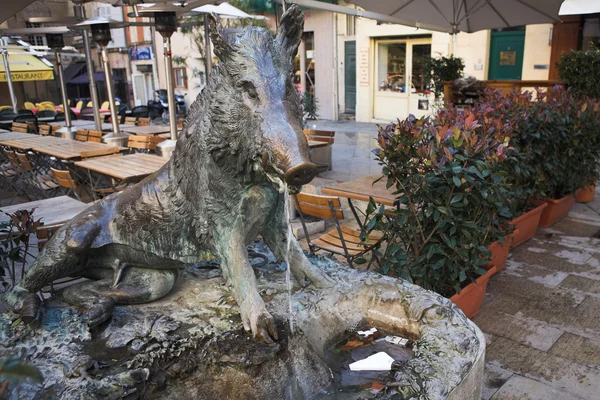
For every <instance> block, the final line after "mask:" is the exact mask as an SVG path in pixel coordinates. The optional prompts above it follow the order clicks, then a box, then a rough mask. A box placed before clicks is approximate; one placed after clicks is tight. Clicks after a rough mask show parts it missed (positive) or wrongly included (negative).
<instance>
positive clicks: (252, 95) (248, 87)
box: [242, 81, 258, 100]
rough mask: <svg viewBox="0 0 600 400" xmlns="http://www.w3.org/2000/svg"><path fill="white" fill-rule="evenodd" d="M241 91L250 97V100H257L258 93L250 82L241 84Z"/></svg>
mask: <svg viewBox="0 0 600 400" xmlns="http://www.w3.org/2000/svg"><path fill="white" fill-rule="evenodd" d="M242 89H244V91H245V92H246V94H247V95H248V97H250V98H251V99H252V100H256V99H258V92H257V91H256V86H254V84H253V83H252V82H250V81H244V82H242Z"/></svg>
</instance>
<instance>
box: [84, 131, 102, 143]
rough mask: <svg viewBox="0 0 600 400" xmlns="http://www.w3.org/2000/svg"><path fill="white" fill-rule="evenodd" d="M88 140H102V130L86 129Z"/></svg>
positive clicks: (98, 141)
mask: <svg viewBox="0 0 600 400" xmlns="http://www.w3.org/2000/svg"><path fill="white" fill-rule="evenodd" d="M87 140H88V142H97V143H100V142H102V132H101V131H92V130H90V131H88V139H87Z"/></svg>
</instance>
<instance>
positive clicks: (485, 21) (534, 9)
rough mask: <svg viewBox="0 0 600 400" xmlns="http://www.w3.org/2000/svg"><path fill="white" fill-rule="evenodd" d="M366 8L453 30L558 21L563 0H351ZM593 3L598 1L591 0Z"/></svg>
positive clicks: (477, 29)
mask: <svg viewBox="0 0 600 400" xmlns="http://www.w3.org/2000/svg"><path fill="white" fill-rule="evenodd" d="M350 2H351V3H354V4H356V5H358V6H360V7H362V8H364V9H365V10H367V11H372V12H376V13H380V14H385V15H389V16H392V17H397V18H402V19H404V20H414V21H417V22H421V23H426V24H431V25H437V26H440V27H443V26H447V27H450V28H451V31H452V32H453V33H456V32H459V31H462V32H476V31H480V30H485V29H496V28H508V27H512V26H522V25H529V24H544V23H557V22H560V20H559V18H558V10H559V9H560V6H561V4H562V2H563V0H428V1H425V0H379V1H373V0H350ZM590 2H591V3H596V2H598V0H590Z"/></svg>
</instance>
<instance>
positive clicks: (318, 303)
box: [0, 241, 485, 400]
mask: <svg viewBox="0 0 600 400" xmlns="http://www.w3.org/2000/svg"><path fill="white" fill-rule="evenodd" d="M251 248H252V250H254V251H255V252H257V253H258V254H262V257H258V258H254V259H253V260H254V261H256V262H257V264H264V265H260V266H259V265H257V266H256V268H255V270H256V272H257V276H258V282H259V289H260V292H261V295H262V296H263V298H264V300H265V303H266V304H267V308H268V310H269V311H270V312H271V313H272V315H273V316H274V317H275V319H276V320H277V322H278V330H279V333H280V336H282V338H281V340H280V341H279V342H278V343H276V344H273V345H266V344H260V343H257V342H255V341H254V340H252V339H251V338H250V336H249V334H247V333H246V332H245V331H244V330H243V327H242V323H241V319H240V315H239V311H238V310H239V309H238V307H237V305H236V303H235V301H234V299H233V298H232V296H231V292H230V290H229V288H228V287H227V286H226V285H225V283H224V280H223V279H222V277H221V274H220V270H219V266H218V263H216V262H215V263H203V264H198V265H195V266H190V267H188V268H187V269H186V270H185V272H184V273H183V274H181V276H180V279H179V281H178V284H177V287H175V289H174V290H173V291H172V292H171V294H170V295H168V296H167V297H165V298H163V299H161V300H158V301H155V302H152V303H149V304H142V305H135V306H118V307H117V308H116V310H115V312H114V315H113V318H112V320H110V321H109V322H106V323H105V324H103V325H102V326H100V327H97V328H95V329H93V330H91V331H90V330H89V329H88V328H87V325H86V324H85V322H84V316H83V315H82V314H81V313H80V311H78V310H76V309H74V308H72V307H69V306H67V305H65V304H64V303H61V301H60V296H55V298H56V300H51V301H49V302H46V303H45V304H44V307H43V310H44V315H43V318H42V320H41V324H40V326H38V327H32V326H24V325H23V324H14V321H15V319H16V316H15V315H14V314H11V313H9V312H6V313H4V314H2V315H1V316H0V358H4V357H8V356H13V355H20V356H21V358H22V359H23V360H24V361H25V362H26V363H29V364H32V365H35V366H37V367H38V368H39V369H40V371H41V372H42V374H43V376H44V383H43V384H41V385H40V384H37V385H34V384H29V383H23V384H21V385H19V386H18V387H12V386H11V388H10V389H9V393H8V398H13V399H17V398H29V399H34V398H61V399H80V398H86V399H118V398H123V397H126V396H131V397H127V398H132V399H133V398H152V399H159V398H165V399H166V398H168V399H192V398H193V399H302V398H325V397H326V398H335V397H330V396H331V395H332V393H331V392H332V391H333V390H335V389H333V388H332V386H331V381H332V375H331V370H330V369H329V368H328V366H327V365H326V364H325V363H324V362H323V361H322V360H323V359H324V358H325V357H324V356H325V352H327V351H328V349H329V348H331V346H332V345H334V344H335V343H336V342H337V341H339V340H340V339H341V338H342V337H343V335H344V333H345V332H346V331H347V330H349V329H355V328H356V327H360V326H364V325H370V326H377V327H380V328H381V329H386V330H388V331H391V332H397V333H398V334H402V335H404V336H405V337H409V338H411V339H412V340H413V341H414V347H413V351H414V358H413V359H411V360H409V361H406V362H403V363H400V364H398V363H396V364H395V365H394V366H393V368H392V371H391V372H390V373H389V374H388V382H386V384H388V386H387V387H386V388H385V389H384V390H382V391H380V392H379V393H378V394H373V395H372V396H373V397H377V398H391V397H392V396H394V395H397V394H398V393H400V395H404V396H405V397H411V395H412V396H416V397H419V395H420V396H422V398H431V399H444V398H449V399H463V400H464V399H480V398H481V385H482V377H483V363H484V353H485V340H484V337H483V334H482V333H481V331H480V330H479V329H478V328H477V327H476V326H475V325H474V324H473V323H472V322H471V321H470V320H468V319H467V318H466V317H465V316H464V314H463V313H462V312H461V311H460V310H459V309H458V308H457V307H455V306H454V305H453V303H452V302H450V301H449V300H447V299H445V298H443V297H441V296H439V295H437V294H435V293H432V292H428V291H425V290H423V289H421V288H419V287H418V286H414V285H411V284H408V283H406V282H403V281H401V280H397V279H393V278H390V277H385V276H381V275H379V274H376V273H369V272H361V271H356V270H352V269H349V268H348V267H346V266H344V265H341V264H339V263H338V262H336V261H334V260H333V259H332V258H329V257H326V256H315V257H312V258H311V260H312V261H313V262H314V263H317V264H318V265H319V266H320V267H321V268H323V269H324V270H325V271H326V272H327V273H328V274H329V275H330V276H332V277H333V278H334V280H335V282H336V284H335V286H334V287H333V288H330V289H327V290H322V291H321V290H314V289H311V288H310V287H309V288H300V287H295V288H294V291H293V296H292V308H293V310H294V312H293V319H294V326H295V332H294V334H293V335H290V332H289V318H290V315H289V303H288V300H289V296H288V291H287V287H286V284H285V265H284V264H282V263H278V262H277V261H276V260H275V259H274V257H273V256H272V254H271V253H270V252H269V251H268V249H267V248H266V247H265V246H264V245H263V244H262V242H260V241H257V242H255V243H254V244H253V245H252V246H251ZM265 260H267V261H266V263H265V262H264V261H265ZM394 398H402V397H394Z"/></svg>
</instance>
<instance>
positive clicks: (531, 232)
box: [510, 202, 548, 249]
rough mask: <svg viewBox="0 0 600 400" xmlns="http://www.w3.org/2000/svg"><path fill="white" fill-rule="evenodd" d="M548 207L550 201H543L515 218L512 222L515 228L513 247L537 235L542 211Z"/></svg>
mask: <svg viewBox="0 0 600 400" xmlns="http://www.w3.org/2000/svg"><path fill="white" fill-rule="evenodd" d="M546 207H548V203H545V202H544V203H542V204H540V205H539V206H537V207H536V208H534V209H533V210H531V211H528V212H526V213H525V214H523V215H521V216H520V217H518V218H515V219H513V220H512V221H511V222H510V224H511V225H512V226H513V227H514V228H515V232H513V235H512V239H513V240H512V248H513V249H514V248H515V247H517V246H519V245H520V244H522V243H524V242H526V241H528V240H529V239H531V238H532V237H534V236H535V231H537V228H538V225H539V223H540V217H541V216H542V211H544V209H545V208H546Z"/></svg>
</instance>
